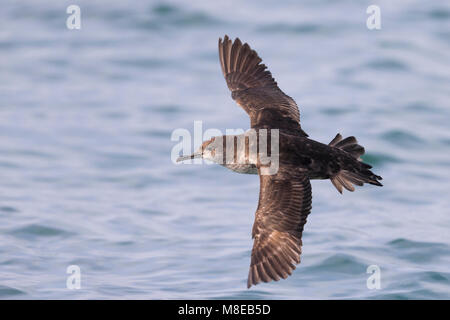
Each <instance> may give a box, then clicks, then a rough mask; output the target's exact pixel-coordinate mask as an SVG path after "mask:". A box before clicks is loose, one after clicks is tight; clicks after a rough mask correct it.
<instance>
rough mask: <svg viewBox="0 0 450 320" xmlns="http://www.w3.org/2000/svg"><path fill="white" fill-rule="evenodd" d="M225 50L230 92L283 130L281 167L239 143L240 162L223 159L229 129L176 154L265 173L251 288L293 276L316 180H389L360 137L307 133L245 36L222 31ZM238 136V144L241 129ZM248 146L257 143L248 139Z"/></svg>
mask: <svg viewBox="0 0 450 320" xmlns="http://www.w3.org/2000/svg"><path fill="white" fill-rule="evenodd" d="M219 57H220V64H221V66H222V72H223V75H224V77H225V80H226V83H227V85H228V88H229V89H230V91H231V97H232V98H233V99H234V100H235V101H236V102H237V104H238V105H239V106H241V107H242V108H243V109H244V110H245V111H246V113H247V114H248V115H249V117H250V123H251V128H252V130H254V131H256V132H257V133H260V132H262V131H264V130H266V131H265V132H269V133H270V132H272V131H271V130H272V129H278V143H279V150H278V154H277V156H278V162H279V164H278V170H277V172H276V173H275V174H263V169H264V168H265V167H267V166H266V165H265V164H262V162H261V161H260V158H259V157H258V156H252V154H250V152H249V151H248V149H245V150H243V149H240V148H234V149H233V152H234V154H233V155H232V160H233V161H231V162H230V161H229V162H226V161H224V159H226V157H227V155H226V150H228V149H227V148H226V141H230V140H228V139H229V138H230V137H229V136H222V137H213V138H212V139H210V140H208V141H205V142H204V143H203V144H202V146H201V147H200V148H199V149H198V150H197V151H196V152H195V153H194V154H192V155H189V156H181V157H179V158H178V159H177V161H183V160H187V159H194V158H203V159H208V160H212V161H214V162H216V163H219V164H221V165H223V166H224V167H227V168H228V169H231V170H233V171H236V172H239V173H246V174H259V177H260V191H259V203H258V208H257V210H256V213H255V221H254V224H253V230H252V238H253V249H252V253H251V262H250V270H249V274H248V281H247V287H248V288H250V287H251V286H252V285H256V284H258V283H260V282H269V281H272V280H274V281H278V280H279V279H280V278H283V279H286V278H287V277H288V276H289V275H291V274H292V271H293V270H294V269H295V266H296V264H298V263H300V254H301V252H302V250H301V249H302V233H303V227H304V225H305V223H306V218H307V217H308V215H309V213H310V212H311V183H310V180H311V179H330V180H331V183H332V184H333V185H334V186H335V187H336V189H337V190H338V191H339V193H342V191H343V189H347V190H348V191H354V190H355V187H354V185H357V186H362V185H363V184H364V183H369V184H373V185H376V186H382V184H381V183H380V182H379V181H378V180H381V179H382V178H381V177H380V176H377V175H375V174H374V173H373V172H372V171H371V170H370V169H371V168H372V167H371V166H370V165H369V164H366V163H364V162H363V161H362V160H361V158H360V157H361V156H362V155H363V154H364V148H363V147H362V146H360V145H359V144H358V142H357V140H356V139H355V137H353V136H351V137H347V138H345V139H343V138H342V136H341V134H339V133H338V134H337V135H336V136H335V137H334V139H333V140H331V142H330V143H328V144H323V143H320V142H317V141H315V140H312V139H310V138H308V134H306V133H305V132H304V131H303V129H302V128H301V126H300V113H299V109H298V107H297V104H296V103H295V101H294V100H293V99H292V98H291V97H289V96H287V95H286V94H284V93H283V91H281V89H280V88H279V87H278V85H277V83H276V81H275V80H274V78H273V77H272V74H271V73H270V71H269V70H266V69H267V67H266V66H265V65H264V64H262V63H261V62H262V59H261V58H260V57H259V56H258V54H257V53H256V51H254V50H252V49H251V48H250V46H249V45H248V44H247V43H245V44H242V43H241V41H240V40H239V38H236V39H235V41H234V42H232V41H231V39H229V38H228V36H227V35H225V37H224V39H223V41H222V39H221V38H219ZM246 135H247V133H245V134H244V135H243V136H246ZM241 136H242V135H241ZM258 137H259V136H258ZM231 138H232V139H233V140H232V141H234V143H235V144H236V139H235V138H238V136H232V137H231ZM247 138H248V137H247ZM270 138H271V134H268V139H269V140H270ZM247 140H248V139H247ZM246 147H247V148H250V147H249V143H248V141H247V143H246ZM218 150H223V151H218ZM219 152H220V153H219ZM218 153H219V154H218Z"/></svg>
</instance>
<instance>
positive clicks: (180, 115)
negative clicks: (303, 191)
mask: <svg viewBox="0 0 450 320" xmlns="http://www.w3.org/2000/svg"><path fill="white" fill-rule="evenodd" d="M70 4H74V2H71V1H57V2H55V1H50V0H41V1H17V0H3V1H2V4H1V10H0V298H2V299H19V298H25V299H37V298H41V299H111V298H120V299H130V298H137V299H171V298H192V299H199V298H207V299H218V298H225V299H236V298H244V299H259V298H267V299H327V298H331V299H336V298H351V299H355V298H356V299H443V298H447V299H448V298H450V235H449V234H450V233H449V228H450V209H449V208H450V197H449V196H448V191H449V190H450V170H449V168H450V153H449V148H450V130H449V123H450V103H449V101H450V90H449V88H450V53H449V52H450V5H449V4H448V3H446V2H445V1H437V0H436V1H425V2H424V1H418V0H417V1H387V0H386V1H377V2H376V4H378V5H379V6H380V8H381V23H382V28H381V30H373V31H370V30H368V29H367V28H366V18H367V14H366V8H367V6H368V5H370V4H372V2H368V1H350V0H341V1H328V0H314V1H312V0H311V1H301V2H300V1H286V2H283V4H281V3H279V2H272V1H245V3H244V2H243V1H237V0H233V1H227V2H223V3H221V4H219V3H218V2H215V1H214V2H213V1H171V2H164V3H163V2H159V1H158V2H151V1H149V2H145V1H106V0H104V1H88V0H82V1H76V4H78V5H79V6H80V7H81V17H82V24H81V30H68V29H67V28H66V18H67V16H68V15H67V14H66V8H67V6H68V5H70ZM225 33H227V34H229V35H230V36H231V37H233V38H234V37H236V36H239V37H240V38H241V39H242V40H243V41H247V42H249V43H250V44H251V45H252V47H254V48H256V49H257V50H258V52H259V54H260V55H261V56H262V57H263V59H264V62H265V63H266V64H267V65H268V66H269V67H270V70H271V71H272V73H273V74H274V76H275V78H276V79H277V81H278V83H279V85H280V87H281V88H282V89H283V90H284V91H285V92H286V93H287V94H289V95H290V96H292V97H293V98H294V99H296V101H297V103H298V105H299V106H300V112H301V118H302V120H301V121H302V127H303V128H304V130H305V131H306V132H308V133H309V134H310V136H311V137H312V138H314V139H316V140H318V141H321V142H329V141H330V140H331V138H333V137H334V136H335V134H336V133H337V132H341V133H342V134H343V135H344V136H348V135H355V136H356V137H357V138H358V140H359V141H360V143H361V144H362V145H364V146H365V148H366V150H367V155H366V156H365V157H364V158H365V160H366V161H367V162H369V163H371V164H372V165H373V166H374V171H375V172H376V173H377V174H380V175H381V176H383V178H384V179H383V183H384V187H383V188H377V187H374V186H364V187H363V188H358V189H357V190H356V191H355V192H354V193H349V192H346V193H344V195H340V194H338V193H337V192H336V190H335V189H334V187H333V186H332V185H331V183H330V182H328V181H313V183H312V186H313V210H312V213H311V215H310V216H309V219H308V223H307V224H306V226H305V232H304V237H303V244H304V246H303V254H302V263H301V264H300V265H299V266H298V268H297V270H296V271H295V272H294V274H293V275H292V276H291V277H290V278H289V279H288V280H282V281H279V282H274V283H269V284H262V285H258V286H256V287H253V288H252V289H250V290H247V289H246V277H247V272H248V265H249V259H250V258H249V256H250V250H251V245H252V241H251V237H250V232H251V227H252V222H253V217H254V212H255V209H256V206H257V200H258V192H259V179H258V177H257V176H249V175H239V174H236V173H233V172H229V171H227V170H226V169H224V168H222V167H218V166H212V165H203V166H199V165H182V166H176V165H174V164H173V163H172V162H171V159H170V153H171V150H172V147H173V146H174V145H175V144H176V143H175V142H173V141H171V139H170V137H171V134H172V132H173V130H175V129H177V128H186V129H188V130H190V131H192V129H193V124H194V120H202V121H203V127H204V130H206V129H207V128H218V129H220V130H222V131H225V129H226V128H243V129H247V128H248V126H249V120H248V117H247V115H246V114H245V113H244V111H243V110H242V109H240V108H239V107H238V106H236V105H235V103H234V102H233V101H232V99H231V98H230V93H229V91H228V89H227V87H226V85H225V82H224V79H223V77H222V74H221V72H220V67H219V63H218V55H217V40H218V37H219V36H223V35H224V34H225ZM69 265H78V266H79V267H80V269H81V289H79V290H70V289H67V287H66V279H67V277H68V276H69V275H68V274H67V273H66V269H67V267H68V266H69ZM369 265H378V266H379V267H380V269H381V275H380V276H381V277H380V279H381V289H379V290H377V289H372V290H370V289H368V288H367V286H366V280H367V278H368V277H369V276H370V275H369V274H367V273H366V269H367V267H368V266H369Z"/></svg>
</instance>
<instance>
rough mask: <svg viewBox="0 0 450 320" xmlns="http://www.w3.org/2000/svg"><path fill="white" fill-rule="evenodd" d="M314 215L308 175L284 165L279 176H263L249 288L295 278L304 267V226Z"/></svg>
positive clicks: (254, 228) (256, 215)
mask: <svg viewBox="0 0 450 320" xmlns="http://www.w3.org/2000/svg"><path fill="white" fill-rule="evenodd" d="M310 212H311V184H310V182H309V179H308V177H307V176H306V175H305V174H304V173H302V172H299V171H298V169H296V168H295V167H291V166H282V165H281V164H280V168H279V170H278V173H277V174H275V175H261V174H260V191H259V204H258V209H257V210H256V214H255V222H254V224H253V232H252V236H253V239H254V241H253V250H252V256H251V262H250V270H249V274H248V281H247V287H248V288H250V287H251V286H252V285H256V284H258V283H259V282H261V281H263V282H268V281H271V280H275V281H278V280H279V279H280V278H283V279H286V278H287V277H288V276H289V275H291V273H292V271H293V270H294V269H295V265H296V264H298V263H300V254H301V252H302V249H301V247H302V232H303V226H304V225H305V223H306V218H307V216H308V214H309V213H310Z"/></svg>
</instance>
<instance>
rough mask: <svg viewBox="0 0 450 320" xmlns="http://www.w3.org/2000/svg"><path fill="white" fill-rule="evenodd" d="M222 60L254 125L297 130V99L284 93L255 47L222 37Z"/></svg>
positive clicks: (234, 94) (227, 77)
mask: <svg viewBox="0 0 450 320" xmlns="http://www.w3.org/2000/svg"><path fill="white" fill-rule="evenodd" d="M219 59H220V65H221V68H222V73H223V76H224V77H225V80H226V82H227V85H228V88H229V89H230V90H231V92H232V97H233V99H234V100H236V102H237V103H238V105H240V106H241V107H242V108H243V109H244V110H245V111H246V112H247V114H248V115H249V116H250V120H251V124H252V128H255V127H273V128H277V129H284V128H289V129H297V130H298V131H299V132H300V134H302V135H304V136H307V134H306V133H305V132H304V131H303V130H301V127H300V112H299V110H298V107H297V104H296V103H295V101H294V99H292V98H291V97H289V96H288V95H286V94H284V92H283V91H281V90H280V88H279V87H278V85H277V82H276V81H275V79H274V78H273V77H272V74H271V72H270V71H269V70H266V69H267V67H266V65H264V64H261V62H262V59H261V58H260V57H259V56H258V54H257V53H256V51H255V50H252V49H251V48H250V46H249V45H248V44H247V43H245V44H242V42H241V40H239V38H236V40H235V41H234V42H232V41H231V39H229V38H228V36H225V37H224V39H223V40H222V39H219Z"/></svg>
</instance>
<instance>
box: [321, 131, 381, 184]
mask: <svg viewBox="0 0 450 320" xmlns="http://www.w3.org/2000/svg"><path fill="white" fill-rule="evenodd" d="M328 145H329V146H332V147H335V148H339V149H341V150H343V151H345V152H347V153H349V154H350V155H351V156H352V157H353V158H355V159H356V160H358V162H357V163H356V164H357V165H356V166H352V168H346V169H342V170H340V171H339V172H338V173H337V174H336V175H335V176H333V177H331V179H330V180H331V183H332V184H333V185H334V186H335V187H336V189H337V190H338V191H339V192H340V193H342V190H343V188H345V189H347V190H348V191H354V190H355V187H354V186H353V185H357V186H362V185H363V184H364V183H370V184H373V185H376V186H382V184H381V183H380V182H379V181H378V180H382V179H383V178H381V177H380V176H377V175H376V174H374V173H373V172H372V171H370V170H369V169H370V168H372V166H371V165H369V164H367V163H364V162H362V160H361V158H360V157H361V156H362V155H363V154H364V152H365V150H364V147H363V146H360V145H359V144H358V141H357V140H356V138H355V137H353V136H352V137H347V138H345V139H342V136H341V134H339V133H338V134H337V135H336V137H334V139H333V140H331V142H330V143H329V144H328Z"/></svg>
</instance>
